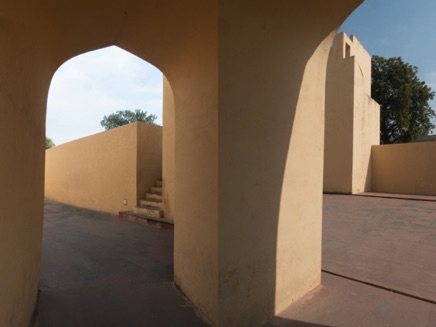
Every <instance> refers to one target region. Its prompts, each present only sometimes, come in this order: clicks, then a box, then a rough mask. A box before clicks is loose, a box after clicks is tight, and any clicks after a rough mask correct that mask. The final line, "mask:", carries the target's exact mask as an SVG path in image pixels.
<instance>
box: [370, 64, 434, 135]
mask: <svg viewBox="0 0 436 327" xmlns="http://www.w3.org/2000/svg"><path fill="white" fill-rule="evenodd" d="M417 73H418V68H417V67H415V66H412V65H410V64H408V63H405V62H404V61H403V60H402V59H401V58H400V57H395V58H388V59H386V58H383V57H379V56H373V57H372V86H371V93H372V98H373V99H374V100H375V101H377V102H378V103H379V104H380V110H381V111H380V143H382V144H392V143H404V142H410V141H412V140H414V139H416V138H417V137H419V136H424V135H427V134H428V133H429V132H430V131H431V130H432V129H433V128H434V127H435V125H434V124H433V123H432V121H431V119H432V118H435V117H436V116H435V112H434V111H433V109H432V108H431V107H430V105H429V101H430V100H432V99H433V97H434V92H432V91H431V88H430V87H428V86H427V85H426V84H425V82H423V81H421V80H419V78H418V76H417Z"/></svg>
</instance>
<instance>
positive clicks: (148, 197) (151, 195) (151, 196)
mask: <svg viewBox="0 0 436 327" xmlns="http://www.w3.org/2000/svg"><path fill="white" fill-rule="evenodd" d="M145 199H146V200H161V201H162V194H156V193H147V194H146V195H145Z"/></svg>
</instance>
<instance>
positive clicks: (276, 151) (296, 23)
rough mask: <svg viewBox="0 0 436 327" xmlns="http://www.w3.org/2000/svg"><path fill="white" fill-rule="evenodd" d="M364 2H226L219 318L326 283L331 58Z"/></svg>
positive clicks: (252, 317) (253, 316)
mask: <svg viewBox="0 0 436 327" xmlns="http://www.w3.org/2000/svg"><path fill="white" fill-rule="evenodd" d="M359 3H360V1H358V0H356V1H354V0H350V1H345V0H344V1H338V2H335V4H334V6H333V4H331V3H329V2H327V1H323V0H319V1H279V2H276V1H269V2H267V1H250V2H245V1H243V2H238V1H221V2H220V4H221V5H220V30H219V32H220V34H219V40H220V42H219V44H220V49H219V51H220V58H219V62H220V64H219V142H218V144H219V166H218V167H219V168H218V172H219V206H218V212H219V324H220V326H259V325H260V324H261V323H262V322H263V321H265V319H267V318H269V317H271V316H273V315H274V314H277V313H278V312H280V311H281V310H283V309H284V308H285V307H287V306H288V305H290V304H291V303H293V302H294V301H296V300H297V299H299V298H300V297H301V296H302V295H304V294H306V293H307V292H308V291H310V290H312V289H313V288H315V287H316V286H318V285H319V283H320V274H321V220H322V216H321V215H322V174H323V146H324V96H325V76H326V64H327V59H328V53H329V49H330V45H331V42H332V40H333V37H334V35H335V30H336V28H338V27H339V25H340V24H341V23H342V21H343V20H344V19H345V18H346V16H347V15H348V14H349V13H350V12H351V11H352V10H353V9H354V8H355V7H356V6H357V5H358V4H359Z"/></svg>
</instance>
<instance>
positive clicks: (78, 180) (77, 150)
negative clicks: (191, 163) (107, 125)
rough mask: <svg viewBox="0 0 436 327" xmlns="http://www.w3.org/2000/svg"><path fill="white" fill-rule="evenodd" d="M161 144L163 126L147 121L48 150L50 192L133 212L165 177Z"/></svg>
mask: <svg viewBox="0 0 436 327" xmlns="http://www.w3.org/2000/svg"><path fill="white" fill-rule="evenodd" d="M161 148H162V141H161V127H160V126H155V125H150V124H145V123H133V124H129V125H125V126H122V127H118V128H115V129H112V130H109V131H106V132H102V133H98V134H95V135H91V136H88V137H84V138H82V139H79V140H75V141H72V142H69V143H66V144H63V145H60V146H56V147H54V148H51V149H49V150H47V152H46V169H45V196H46V197H47V198H49V199H52V200H55V201H59V202H63V203H68V204H71V205H75V206H79V207H83V208H88V209H93V210H99V211H103V212H109V213H113V214H117V213H118V212H119V211H123V210H132V209H133V208H134V207H135V206H136V205H137V204H138V200H139V199H141V198H144V197H145V193H146V192H147V191H148V190H149V188H150V187H151V186H153V185H154V183H155V181H156V179H157V178H159V176H160V173H161V169H162V168H161V164H162V160H161V156H162V154H161ZM124 199H127V200H128V204H127V205H124V203H123V201H124Z"/></svg>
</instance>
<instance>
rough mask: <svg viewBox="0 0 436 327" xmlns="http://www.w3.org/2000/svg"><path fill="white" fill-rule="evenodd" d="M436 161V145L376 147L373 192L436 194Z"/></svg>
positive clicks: (429, 143)
mask: <svg viewBox="0 0 436 327" xmlns="http://www.w3.org/2000/svg"><path fill="white" fill-rule="evenodd" d="M435 162H436V143H435V142H419V143H407V144H389V145H379V146H374V147H373V148H372V191H373V192H383V193H402V194H419V195H436V170H435V169H434V163H435Z"/></svg>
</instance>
